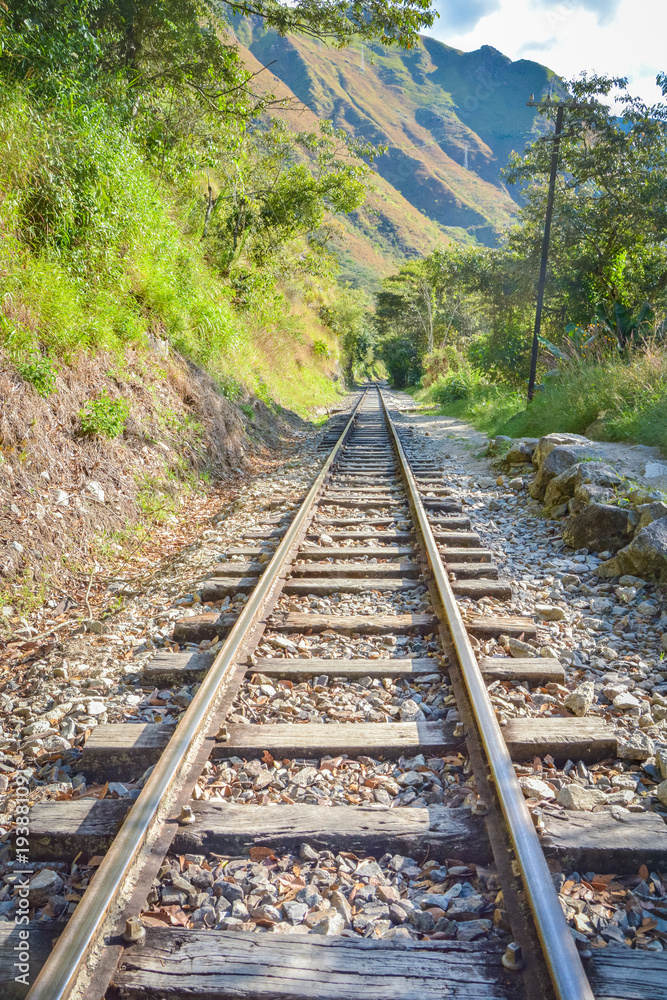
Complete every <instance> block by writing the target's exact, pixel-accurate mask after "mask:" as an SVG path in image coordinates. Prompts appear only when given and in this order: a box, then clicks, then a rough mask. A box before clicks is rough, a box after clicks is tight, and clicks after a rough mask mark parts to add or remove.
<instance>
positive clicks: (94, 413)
mask: <svg viewBox="0 0 667 1000" xmlns="http://www.w3.org/2000/svg"><path fill="white" fill-rule="evenodd" d="M129 413H130V407H129V404H128V403H127V401H126V400H125V399H111V397H110V396H109V395H108V394H107V393H106V392H104V393H102V395H101V396H99V397H98V398H97V399H89V400H87V401H86V402H85V403H84V405H83V407H82V408H81V409H80V410H79V419H80V421H81V432H82V433H83V434H101V435H103V436H104V437H107V438H117V437H120V435H121V434H122V433H123V431H124V430H125V424H126V423H127V418H128V416H129Z"/></svg>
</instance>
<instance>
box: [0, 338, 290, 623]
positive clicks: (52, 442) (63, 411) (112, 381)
mask: <svg viewBox="0 0 667 1000" xmlns="http://www.w3.org/2000/svg"><path fill="white" fill-rule="evenodd" d="M103 391H105V392H107V393H108V395H109V396H110V397H112V398H123V399H125V400H126V401H127V402H128V403H129V407H130V410H129V418H128V420H127V423H126V427H125V431H124V433H123V435H122V436H121V437H118V438H116V439H113V440H109V439H107V438H104V437H100V436H97V435H92V436H82V435H81V433H80V425H79V418H78V413H79V410H80V409H81V407H82V405H83V404H84V402H85V401H86V400H87V399H90V398H92V397H95V396H98V395H99V394H100V393H102V392H103ZM0 399H1V400H2V409H1V413H0V501H1V513H0V534H1V537H2V542H1V543H0V577H2V578H4V581H5V585H6V586H7V587H8V588H9V589H7V590H6V591H5V593H4V594H3V595H2V598H1V599H0V603H2V601H5V602H8V603H9V602H14V603H16V599H17V596H18V597H20V600H19V603H23V604H24V605H25V604H29V602H30V597H31V595H32V596H33V597H34V599H35V600H39V599H41V596H40V587H41V583H42V581H44V580H47V581H55V582H57V583H58V584H59V585H61V586H66V585H67V581H68V580H69V579H73V578H76V577H77V575H78V574H81V573H82V572H83V571H84V568H85V572H88V570H89V567H90V566H91V565H94V564H95V561H96V560H97V559H100V558H102V552H103V551H104V548H105V546H106V545H108V544H112V546H115V548H116V549H118V548H119V546H118V541H120V542H121V547H122V544H123V542H124V539H125V537H127V541H128V543H130V542H131V540H132V538H133V531H132V528H133V526H136V525H138V524H140V523H142V522H148V521H154V520H155V518H156V516H158V515H159V513H160V511H161V510H162V511H166V513H167V515H168V516H170V514H169V512H170V511H171V512H173V511H175V510H176V511H177V510H178V509H179V507H180V506H181V505H183V504H184V503H185V502H186V500H185V498H186V497H187V495H188V492H189V491H190V495H191V491H192V490H202V491H203V490H207V489H208V488H209V483H210V482H211V481H212V480H216V481H218V482H219V481H229V480H230V479H231V478H232V477H235V476H236V475H237V474H238V473H239V472H241V470H242V469H243V468H247V466H248V461H249V460H250V458H251V457H252V456H256V457H260V456H261V455H262V454H263V451H264V450H265V448H264V445H263V441H262V436H261V433H256V434H254V435H253V438H250V437H249V436H248V435H247V434H246V431H245V427H244V421H243V420H242V417H241V415H240V412H239V410H238V409H237V408H236V407H235V406H234V405H232V403H230V402H229V401H228V400H227V399H225V398H224V397H223V396H222V395H221V394H220V392H219V391H218V390H217V387H216V385H215V383H214V381H213V379H212V378H211V377H210V376H209V375H207V374H206V373H205V372H202V371H201V370H198V369H196V368H194V367H193V366H188V365H187V364H186V363H185V362H183V361H181V360H178V359H164V358H159V357H155V358H153V357H150V356H148V357H147V356H146V355H145V354H139V353H138V352H135V351H132V350H128V351H126V352H125V354H124V356H123V357H122V358H121V359H120V360H119V358H118V357H117V356H116V357H111V356H110V355H107V354H105V353H103V352H101V353H98V354H96V355H94V356H90V355H85V354H81V355H79V356H77V357H76V358H75V359H74V360H73V363H72V364H71V365H70V366H68V367H63V368H61V369H60V371H59V373H58V376H57V381H56V391H55V392H53V393H52V394H51V395H50V396H49V397H48V398H46V399H45V398H42V397H41V396H40V395H38V394H37V392H36V391H35V389H34V388H33V387H32V386H31V385H30V384H29V383H28V382H26V381H24V380H23V379H22V378H21V377H20V376H19V375H18V374H17V372H16V369H15V368H14V366H13V365H12V364H11V362H10V361H9V360H8V358H7V357H6V356H4V355H0ZM253 409H254V413H255V419H254V424H255V426H256V427H257V428H258V429H259V431H260V432H261V429H262V427H263V426H264V425H267V426H268V425H270V428H271V435H272V446H273V445H275V444H276V443H278V442H279V441H280V439H281V435H282V438H283V439H284V438H285V435H286V434H287V435H289V427H288V425H287V424H286V423H285V421H284V420H281V419H280V418H279V417H278V416H277V415H276V414H275V413H273V412H270V411H269V410H268V409H267V408H266V407H265V406H264V405H263V404H262V403H261V402H260V401H255V403H254V407H253ZM90 480H93V481H94V482H96V483H99V485H100V486H101V487H102V489H103V490H104V494H105V500H104V503H100V502H99V501H97V500H96V499H95V498H94V497H93V496H92V495H91V494H90V492H89V491H88V490H87V489H86V487H87V484H88V483H89V482H90ZM17 544H18V546H19V547H18V548H17V547H16V545H17ZM20 581H22V589H23V593H22V594H18V591H20V590H21V586H19V582H20ZM12 588H13V591H12Z"/></svg>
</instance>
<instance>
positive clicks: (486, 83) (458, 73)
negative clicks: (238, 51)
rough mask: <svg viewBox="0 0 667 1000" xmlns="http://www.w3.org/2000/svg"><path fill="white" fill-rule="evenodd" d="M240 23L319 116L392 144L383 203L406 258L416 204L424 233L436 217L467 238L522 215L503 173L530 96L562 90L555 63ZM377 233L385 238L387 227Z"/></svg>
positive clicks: (523, 132)
mask: <svg viewBox="0 0 667 1000" xmlns="http://www.w3.org/2000/svg"><path fill="white" fill-rule="evenodd" d="M235 30H236V31H237V34H238V36H239V38H240V39H241V41H242V42H243V43H244V44H245V45H246V46H247V48H248V49H249V50H250V52H251V53H252V54H253V55H254V56H255V57H256V58H257V59H258V60H259V61H260V62H261V63H263V64H265V65H269V64H270V66H269V69H270V72H271V73H272V74H274V75H275V76H277V77H279V78H280V80H282V81H283V83H285V84H286V85H288V86H289V88H290V90H291V91H292V92H293V93H294V94H295V95H296V97H297V98H298V99H299V101H301V102H302V103H303V105H304V106H305V107H306V108H308V109H309V111H311V112H313V113H315V114H317V115H318V116H319V117H320V118H326V119H330V120H332V121H334V122H335V123H336V125H338V126H340V127H342V128H345V129H346V130H347V131H349V132H350V133H351V134H352V135H354V136H355V137H357V138H360V139H365V140H370V141H372V142H374V143H377V144H378V145H380V144H384V145H386V146H387V147H388V150H387V153H386V155H385V156H382V157H380V158H379V159H378V161H377V172H378V174H379V176H380V177H381V178H382V179H383V180H384V181H385V182H386V183H387V186H388V187H390V188H391V192H392V193H391V194H389V192H388V190H387V187H382V188H380V192H379V197H380V203H381V204H382V196H383V195H384V196H385V197H387V201H386V202H385V203H384V206H383V207H384V215H385V218H386V219H387V220H388V221H389V222H390V223H391V224H393V225H394V226H395V227H396V229H397V232H398V234H399V235H398V238H397V239H396V244H395V250H399V251H400V250H402V251H403V253H402V256H403V257H405V256H406V253H405V242H406V236H407V237H408V240H410V239H411V238H412V234H411V233H409V228H410V227H409V224H408V223H407V219H406V220H404V203H405V202H408V203H409V204H410V205H411V206H413V207H414V208H415V209H417V211H418V212H419V213H420V214H421V219H422V222H421V226H422V228H426V227H427V225H428V223H429V222H430V223H435V224H436V225H437V226H438V229H439V231H440V232H441V233H445V234H446V235H447V237H448V238H453V239H454V240H455V241H457V242H458V241H459V239H460V235H461V234H462V233H463V234H467V235H468V238H469V237H470V236H471V235H472V236H473V237H474V238H475V239H476V240H477V241H479V242H481V243H486V244H493V243H494V242H495V240H496V237H497V233H498V232H499V231H500V230H501V229H502V228H504V227H505V226H506V225H507V223H508V222H509V221H510V219H511V218H512V216H513V213H514V210H515V203H514V201H513V200H512V197H511V196H510V194H509V193H508V191H507V190H506V189H505V187H504V185H503V183H502V181H501V178H500V170H501V168H502V167H503V166H504V165H505V164H506V162H507V157H508V155H509V153H510V151H511V150H512V149H516V150H521V149H523V147H524V145H525V143H526V142H527V141H528V140H529V138H530V137H531V135H532V134H533V131H534V129H535V117H534V112H533V110H532V109H530V108H527V107H526V101H527V100H528V98H529V96H530V94H531V93H535V94H538V95H539V94H542V93H544V92H545V91H547V90H548V89H549V88H550V86H552V85H554V83H555V81H554V77H553V74H552V73H551V71H550V70H548V69H547V68H546V67H544V66H541V65H539V64H538V63H534V62H530V61H527V60H520V61H518V62H512V61H511V60H510V59H508V58H507V57H506V56H503V55H502V54H501V53H499V52H497V51H496V50H495V49H493V48H491V47H490V46H484V47H483V48H481V49H479V50H478V51H477V52H471V53H464V52H460V51H458V50H456V49H452V48H450V47H448V46H446V45H443V44H442V43H441V42H438V41H436V40H435V39H431V38H423V37H422V38H420V42H419V45H418V46H417V47H416V48H414V49H412V50H409V51H403V50H394V49H387V48H383V47H381V46H374V47H373V49H370V48H369V47H368V46H364V47H362V46H361V45H359V46H357V47H355V48H353V49H351V48H347V49H344V50H336V49H332V48H328V47H326V46H321V45H320V44H319V43H318V42H317V41H314V40H312V39H309V38H301V37H298V38H297V37H288V38H281V37H280V36H278V35H276V34H275V33H274V32H270V31H267V30H266V29H265V28H264V27H263V26H262V25H260V24H257V23H255V22H253V21H252V20H248V19H246V20H244V21H243V22H238V24H237V25H235ZM466 162H467V167H466V166H465V164H466ZM397 195H398V196H399V197H398V198H397ZM399 198H400V200H399ZM406 229H407V230H408V231H406ZM376 239H379V241H382V239H383V233H382V227H381V226H380V231H379V233H378V234H377V235H376ZM385 242H386V239H385Z"/></svg>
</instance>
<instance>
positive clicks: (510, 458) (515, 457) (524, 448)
mask: <svg viewBox="0 0 667 1000" xmlns="http://www.w3.org/2000/svg"><path fill="white" fill-rule="evenodd" d="M536 447H537V438H521V439H520V440H518V441H515V442H514V444H513V445H512V447H511V448H510V450H509V451H508V452H507V454H506V455H505V461H506V462H507V464H508V465H522V464H523V463H524V462H532V460H533V454H534V453H535V448H536Z"/></svg>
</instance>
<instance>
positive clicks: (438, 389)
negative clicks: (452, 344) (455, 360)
mask: <svg viewBox="0 0 667 1000" xmlns="http://www.w3.org/2000/svg"><path fill="white" fill-rule="evenodd" d="M487 386H488V382H487V381H486V379H485V378H484V375H483V374H482V372H480V371H478V369H476V368H463V367H462V368H460V369H459V371H452V372H448V373H447V374H446V375H441V376H440V378H439V379H438V380H437V381H436V382H435V383H434V384H433V386H432V388H431V398H432V399H433V401H434V402H435V403H439V404H440V406H446V405H447V404H448V403H455V402H456V401H457V400H459V399H470V398H471V397H472V396H474V395H475V393H476V392H478V391H480V390H481V389H483V388H486V387H487Z"/></svg>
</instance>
